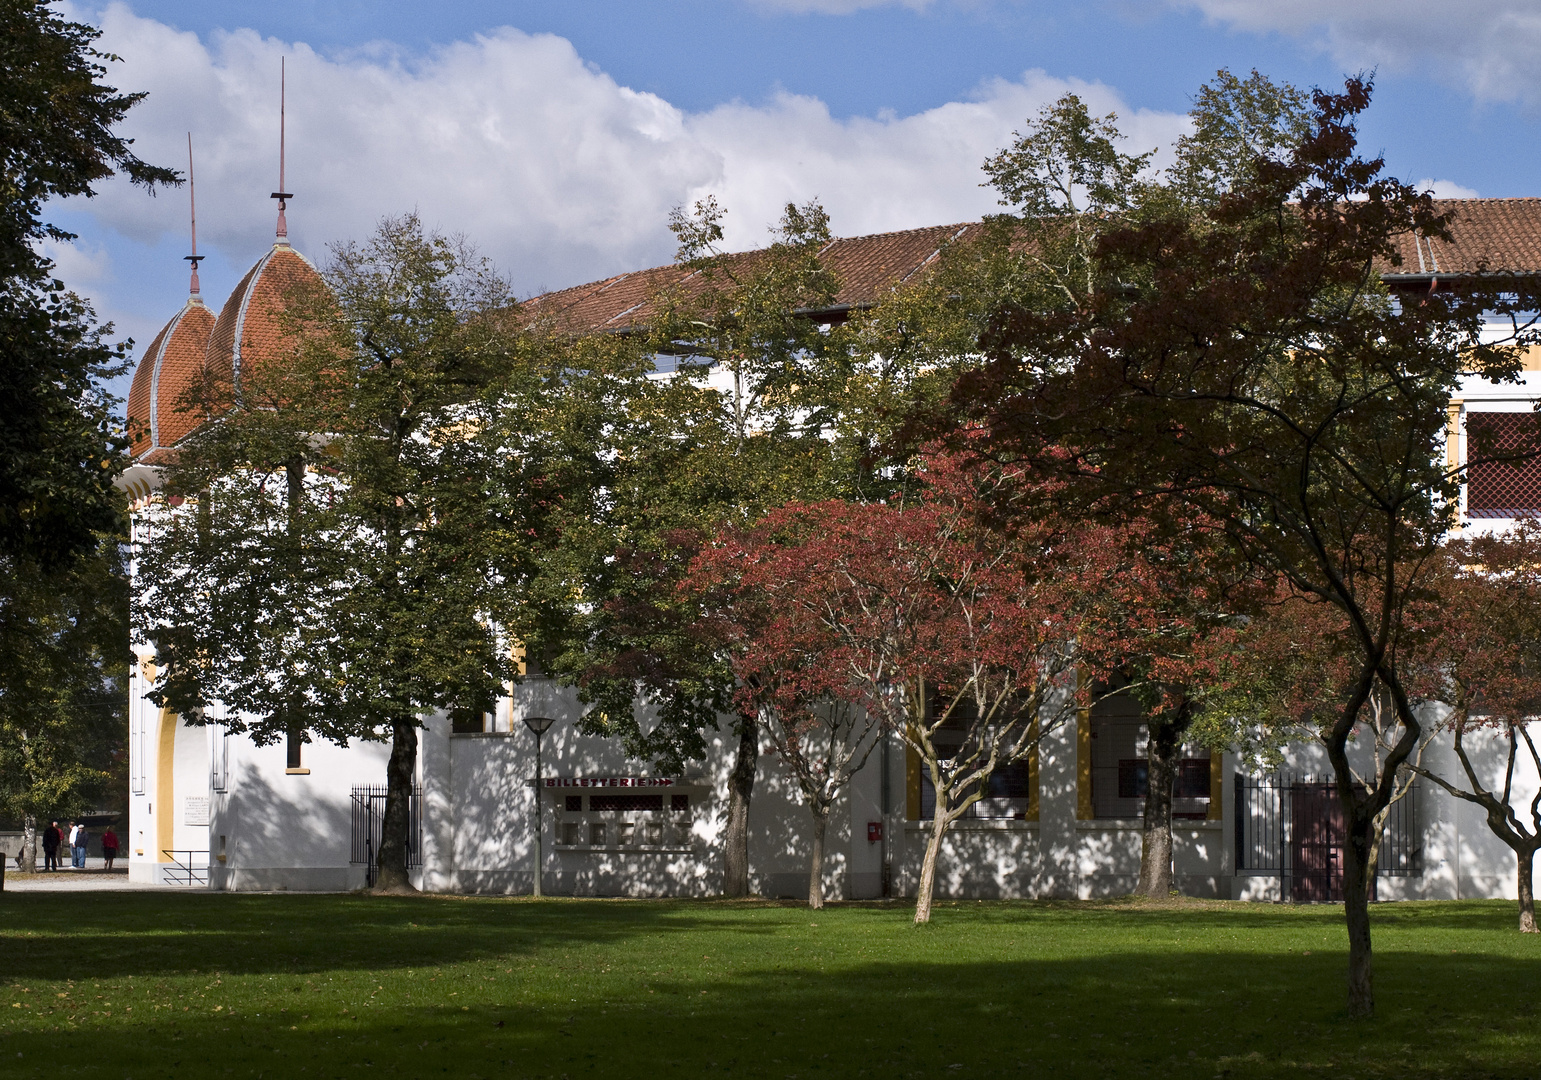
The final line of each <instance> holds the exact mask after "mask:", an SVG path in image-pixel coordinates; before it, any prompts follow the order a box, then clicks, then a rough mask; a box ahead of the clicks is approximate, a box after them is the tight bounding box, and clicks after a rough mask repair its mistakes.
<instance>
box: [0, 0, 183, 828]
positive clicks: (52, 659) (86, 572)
mask: <svg viewBox="0 0 1541 1080" xmlns="http://www.w3.org/2000/svg"><path fill="white" fill-rule="evenodd" d="M98 36H99V31H97V30H96V29H94V28H92V27H90V26H86V25H83V24H81V23H76V22H71V21H69V20H68V19H65V18H63V17H61V16H60V15H59V14H58V13H57V12H56V11H54V10H51V9H50V7H49V6H48V5H47V4H45V3H40V2H33V0H5V2H3V3H0V759H3V766H0V800H3V801H4V803H5V805H6V807H7V808H8V811H7V812H14V813H16V814H18V815H19V816H21V817H23V818H24V820H25V822H26V825H27V832H28V836H29V837H31V836H32V835H33V834H34V833H35V828H34V825H35V823H34V822H33V820H32V818H33V817H34V816H35V814H36V813H37V812H39V811H40V810H42V809H43V808H45V807H46V808H49V809H60V810H62V809H64V808H72V807H74V806H76V805H77V804H78V802H79V799H80V798H82V797H83V793H85V792H88V791H89V790H90V788H91V786H92V785H93V784H96V783H98V782H99V781H100V780H101V771H100V770H101V769H102V768H103V767H104V761H103V758H102V754H103V753H105V750H104V749H103V748H104V747H107V746H112V745H119V744H121V732H120V731H119V727H120V726H121V722H122V719H123V714H122V710H121V708H114V707H111V706H110V705H108V703H106V702H104V700H103V695H104V694H110V693H112V692H114V691H113V690H112V689H111V688H112V687H114V686H116V685H117V684H116V683H115V682H113V680H114V679H116V678H118V677H119V676H121V673H122V672H121V662H122V655H121V654H122V652H123V649H124V647H125V642H126V638H124V639H122V640H119V641H116V642H113V643H112V644H111V645H110V646H109V645H108V644H107V641H108V638H109V637H110V634H111V630H110V629H107V630H104V627H110V626H111V625H113V624H112V618H114V617H116V616H110V615H109V613H110V612H114V611H117V610H118V608H117V606H118V605H121V603H122V601H123V597H124V595H125V592H124V586H123V584H122V582H121V580H119V579H118V578H117V577H116V576H115V574H116V570H115V569H113V567H115V556H113V554H112V551H113V550H114V548H115V545H116V544H117V542H118V540H119V539H120V538H121V537H122V535H123V530H124V526H125V523H126V518H125V515H124V512H123V509H124V507H123V497H122V495H121V494H120V493H119V492H117V491H116V490H114V488H113V480H114V478H115V477H116V475H117V472H118V468H119V466H120V464H121V454H122V451H123V449H124V448H125V447H126V445H127V442H126V440H125V439H124V438H123V433H122V430H121V423H120V422H119V421H118V420H117V419H116V418H115V416H114V406H115V404H116V401H115V400H114V398H113V397H112V396H111V395H110V394H108V393H107V392H106V391H105V389H103V387H102V380H103V379H106V378H108V377H111V376H114V375H117V374H121V373H122V371H123V370H124V367H125V364H126V360H125V356H126V353H125V347H124V346H114V345H112V344H111V343H110V342H109V340H108V336H109V335H110V333H111V327H110V326H99V325H98V324H97V323H96V319H95V315H94V314H93V312H92V311H91V308H90V306H89V305H88V304H87V303H86V302H85V301H84V300H82V299H81V298H80V297H78V296H76V295H75V294H74V293H72V292H70V291H68V290H67V289H66V288H65V286H64V284H63V283H62V282H61V281H59V280H58V279H57V278H55V277H54V276H53V271H54V265H53V263H52V262H51V261H50V260H49V259H48V258H47V257H46V255H45V254H44V253H43V252H44V245H45V244H46V243H48V242H68V241H70V240H72V239H74V237H73V236H72V235H71V234H70V233H68V232H65V231H64V230H62V229H60V228H58V227H57V226H55V225H52V224H50V223H48V222H46V221H45V220H44V218H43V211H44V205H45V203H47V202H48V201H50V200H55V199H61V198H67V197H69V196H72V195H84V196H87V197H89V196H90V195H91V194H92V187H93V185H95V184H96V183H98V182H99V181H101V180H105V179H107V178H108V177H110V176H112V175H114V174H115V173H122V174H124V175H126V176H127V177H128V178H129V180H130V181H131V182H133V183H137V184H141V185H143V186H145V187H147V188H150V189H151V190H152V191H153V189H154V187H155V186H156V185H157V184H171V183H176V182H177V176H176V174H175V173H174V172H171V171H170V170H167V169H160V168H156V167H154V166H151V165H147V164H146V163H144V162H143V161H140V160H139V158H137V157H136V156H135V155H134V154H133V152H132V151H131V149H130V142H131V140H127V139H124V138H122V137H121V136H119V135H118V134H116V132H115V131H114V128H115V127H116V125H117V124H118V123H119V122H121V121H122V119H123V118H124V116H125V115H126V114H127V113H128V111H129V110H130V109H131V108H132V107H133V106H134V105H135V104H136V103H137V102H139V101H140V100H141V99H142V98H143V97H144V95H143V94H120V93H119V92H118V91H117V90H116V89H114V88H113V87H111V86H107V85H105V84H104V83H103V82H102V81H101V79H102V77H103V76H104V75H105V74H106V73H107V69H106V64H107V63H108V62H110V61H112V60H115V59H116V57H113V56H111V55H109V54H106V53H101V52H98V51H97V50H96V49H95V48H94V47H93V42H94V41H95V40H96V39H97V37H98ZM93 589H95V590H99V591H97V592H95V593H93V592H92V591H91V590H93ZM115 625H116V626H117V627H118V629H122V625H123V624H122V621H121V619H119V620H118V622H117V623H116V624H115ZM104 634H105V635H107V636H105V637H104V636H103V635H104ZM28 850H29V852H30V851H31V850H32V844H31V842H30V840H29V844H28ZM29 857H30V855H29Z"/></svg>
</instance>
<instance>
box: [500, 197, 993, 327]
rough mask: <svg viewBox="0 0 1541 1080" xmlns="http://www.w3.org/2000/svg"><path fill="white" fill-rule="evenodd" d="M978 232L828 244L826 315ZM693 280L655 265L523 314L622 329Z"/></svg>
mask: <svg viewBox="0 0 1541 1080" xmlns="http://www.w3.org/2000/svg"><path fill="white" fill-rule="evenodd" d="M978 231H979V225H978V224H977V223H964V224H959V225H932V226H930V227H928V228H924V229H908V230H906V231H904V232H892V233H879V234H877V235H876V236H860V237H853V238H849V239H842V240H832V241H830V243H829V244H828V245H827V246H826V247H825V248H824V250H823V251H822V252H821V253H820V254H821V257H822V258H823V260H824V264H825V266H827V267H828V268H829V269H830V270H832V271H833V272H834V273H835V275H836V277H837V278H838V280H839V282H840V289H839V291H838V292H837V293H836V295H835V298H834V301H833V302H832V304H831V306H830V309H829V310H830V311H831V312H839V311H846V310H849V309H851V308H862V307H870V306H871V305H872V304H874V303H876V302H877V301H878V299H879V298H880V297H881V296H882V294H883V293H884V292H885V291H886V290H888V289H891V288H894V287H895V286H898V285H901V284H903V283H904V282H905V281H908V280H909V279H910V278H911V277H913V276H914V274H915V273H916V272H917V271H919V270H921V269H922V268H924V267H925V266H926V265H927V264H928V263H930V262H931V260H932V259H934V258H936V256H937V254H938V252H939V251H940V249H941V247H942V245H943V244H944V243H947V242H949V241H953V240H958V239H962V238H964V237H965V236H967V235H969V234H971V233H975V232H978ZM760 254H761V253H760V252H754V251H750V252H743V253H740V254H737V255H733V256H730V257H729V260H728V265H729V267H730V268H731V267H734V266H744V265H748V264H752V263H753V261H754V260H755V259H756V258H758V257H759V255H760ZM696 279H697V275H696V274H695V273H694V272H693V271H691V270H690V269H689V268H688V267H684V266H679V265H674V266H659V267H655V268H653V269H651V270H638V271H636V272H634V273H630V274H618V275H616V276H615V277H611V278H605V279H604V280H603V281H595V282H591V283H589V284H587V285H578V286H576V287H574V288H571V289H562V290H560V291H559V292H551V293H546V294H544V295H542V296H537V297H534V298H532V299H530V300H527V301H525V304H524V311H525V314H526V315H528V316H533V317H535V318H538V319H543V320H548V321H550V322H552V323H554V324H556V325H558V326H560V327H563V328H565V329H569V330H573V331H592V330H619V329H625V328H626V327H629V326H636V325H639V324H643V323H646V322H647V320H648V317H649V316H650V315H651V314H652V313H653V310H654V308H653V305H652V303H651V301H652V299H653V298H654V297H655V296H657V295H658V293H659V292H660V291H662V290H663V289H666V288H671V287H675V286H678V287H680V288H682V289H683V290H684V291H686V292H687V293H688V292H689V291H690V289H691V282H692V281H693V280H696Z"/></svg>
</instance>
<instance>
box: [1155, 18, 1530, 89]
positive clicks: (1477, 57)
mask: <svg viewBox="0 0 1541 1080" xmlns="http://www.w3.org/2000/svg"><path fill="white" fill-rule="evenodd" d="M1153 2H1159V3H1162V4H1163V6H1166V7H1173V8H1180V9H1189V10H1198V11H1200V12H1202V13H1203V14H1205V15H1207V16H1208V17H1209V18H1211V19H1213V20H1215V21H1217V22H1220V23H1224V24H1227V25H1230V26H1234V27H1236V28H1237V29H1241V30H1251V31H1277V32H1279V33H1283V34H1288V35H1291V36H1294V37H1299V38H1303V39H1306V40H1308V41H1310V42H1313V43H1314V44H1317V45H1318V46H1320V47H1322V48H1324V49H1326V50H1328V51H1329V52H1330V53H1331V54H1332V56H1333V57H1334V59H1336V60H1338V61H1339V62H1341V63H1343V64H1344V65H1346V66H1348V67H1350V68H1358V67H1372V66H1384V67H1386V68H1388V69H1392V70H1398V71H1411V72H1427V73H1429V74H1431V75H1434V76H1436V77H1438V78H1440V79H1441V80H1442V81H1445V82H1447V83H1453V84H1455V85H1458V86H1461V87H1463V88H1464V89H1467V90H1469V91H1470V92H1471V93H1472V94H1473V95H1475V96H1476V97H1477V98H1479V99H1481V100H1489V101H1518V102H1522V103H1524V104H1526V105H1528V106H1531V107H1541V7H1538V5H1537V4H1536V3H1535V0H1459V2H1457V3H1451V2H1450V0H1397V2H1396V3H1394V4H1392V3H1387V2H1386V0H1153Z"/></svg>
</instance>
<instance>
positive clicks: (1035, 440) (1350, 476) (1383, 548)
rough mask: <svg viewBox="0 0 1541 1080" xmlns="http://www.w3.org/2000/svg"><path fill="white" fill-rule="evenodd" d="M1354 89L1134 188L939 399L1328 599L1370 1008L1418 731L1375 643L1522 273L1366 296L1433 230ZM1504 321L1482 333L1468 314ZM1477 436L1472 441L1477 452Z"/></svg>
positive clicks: (1340, 779)
mask: <svg viewBox="0 0 1541 1080" xmlns="http://www.w3.org/2000/svg"><path fill="white" fill-rule="evenodd" d="M1369 98H1370V85H1369V83H1368V82H1367V81H1365V80H1362V79H1351V80H1349V81H1348V83H1347V85H1346V86H1345V88H1344V90H1343V92H1342V93H1337V94H1330V93H1325V92H1320V91H1318V92H1316V93H1315V94H1314V95H1313V99H1312V117H1311V127H1310V131H1309V133H1308V134H1307V135H1306V136H1305V137H1304V138H1303V139H1300V140H1299V141H1298V142H1297V143H1296V144H1295V145H1294V146H1293V147H1292V148H1291V149H1290V150H1289V152H1288V153H1287V154H1284V155H1281V156H1280V157H1279V158H1278V159H1275V158H1273V157H1270V156H1268V155H1263V154H1259V155H1254V156H1253V157H1252V158H1251V159H1250V160H1249V161H1248V162H1247V165H1246V167H1245V168H1241V169H1238V170H1237V178H1236V182H1235V184H1234V186H1233V187H1232V188H1231V190H1230V191H1229V192H1228V193H1227V194H1226V196H1225V197H1224V198H1221V199H1218V200H1215V201H1213V202H1212V203H1195V201H1193V200H1178V199H1167V200H1164V201H1157V200H1150V201H1148V202H1147V203H1146V205H1145V208H1144V210H1143V212H1142V214H1141V215H1139V216H1135V217H1131V219H1130V220H1128V221H1127V222H1126V223H1125V224H1123V225H1121V226H1120V227H1117V228H1110V229H1108V230H1106V231H1105V232H1104V233H1103V235H1102V236H1101V238H1100V239H1099V241H1098V243H1097V245H1096V248H1095V251H1094V257H1095V261H1096V264H1097V267H1098V271H1097V273H1096V274H1094V275H1093V280H1094V281H1095V282H1096V286H1095V288H1094V290H1093V292H1092V294H1091V296H1090V297H1089V300H1088V302H1087V303H1085V304H1084V305H1082V306H1081V307H1080V308H1078V309H1076V310H1074V311H1071V310H1067V309H1064V308H1061V309H1058V310H1047V311H1032V310H1025V309H1007V310H1002V311H1000V312H998V313H997V314H996V316H995V319H994V323H993V326H992V329H991V331H989V332H987V334H986V336H985V338H984V340H983V347H984V351H985V353H986V355H987V357H988V361H987V363H986V364H985V365H984V366H983V367H982V368H981V369H980V371H979V372H977V373H976V374H974V375H971V376H969V377H966V378H965V379H964V380H962V381H960V383H959V385H958V387H957V389H956V399H957V401H958V403H959V404H960V405H964V406H966V409H967V411H968V412H969V413H970V414H971V416H972V418H974V419H977V420H980V421H982V422H983V423H984V424H985V425H986V426H987V427H988V429H989V431H990V433H991V434H990V438H991V442H992V445H993V448H994V451H995V453H997V454H1000V455H1003V456H1010V457H1013V458H1016V459H1019V460H1023V461H1031V462H1040V461H1041V462H1043V463H1045V464H1049V463H1051V462H1057V461H1059V460H1061V459H1060V458H1059V457H1057V456H1056V455H1061V454H1062V453H1063V450H1064V448H1065V447H1067V446H1069V447H1073V448H1074V450H1075V452H1076V454H1075V457H1074V459H1073V460H1074V462H1075V467H1074V468H1073V469H1072V470H1071V471H1072V472H1073V473H1074V474H1075V476H1076V478H1077V480H1078V481H1086V482H1091V483H1094V484H1096V485H1100V487H1101V490H1102V491H1103V492H1104V493H1105V494H1106V496H1107V497H1110V498H1116V499H1122V500H1126V501H1128V502H1129V503H1131V504H1139V503H1140V502H1141V501H1143V500H1148V499H1149V498H1150V497H1151V496H1152V495H1154V494H1156V493H1166V494H1171V495H1176V496H1178V497H1180V498H1181V500H1182V501H1183V502H1185V503H1186V504H1187V505H1189V506H1191V507H1193V508H1194V509H1196V510H1199V511H1201V512H1203V513H1205V514H1206V515H1208V516H1209V517H1211V518H1212V519H1214V520H1216V521H1219V522H1221V523H1223V526H1224V528H1225V530H1226V532H1227V534H1228V537H1229V539H1230V541H1231V543H1232V544H1234V545H1235V546H1236V548H1237V550H1238V551H1239V552H1241V553H1243V554H1244V555H1245V557H1247V558H1248V559H1251V560H1253V561H1255V562H1256V563H1257V564H1258V565H1259V566H1260V567H1263V568H1265V569H1266V570H1268V571H1269V572H1270V573H1275V574H1278V575H1280V576H1281V577H1282V578H1284V579H1285V580H1286V581H1287V582H1288V583H1289V584H1290V585H1291V586H1292V587H1293V588H1294V589H1296V590H1297V591H1299V592H1301V593H1303V594H1306V595H1309V596H1312V597H1315V598H1317V599H1318V600H1320V601H1321V602H1323V603H1325V604H1329V605H1331V606H1333V607H1335V608H1337V609H1338V611H1339V612H1340V613H1341V615H1342V617H1343V619H1344V622H1345V623H1346V625H1347V628H1348V629H1347V635H1346V638H1347V645H1348V649H1349V654H1350V655H1351V656H1352V658H1353V661H1354V668H1353V672H1352V675H1351V678H1350V679H1349V681H1348V684H1347V692H1346V693H1345V694H1344V695H1343V697H1342V698H1341V699H1340V700H1339V701H1338V702H1337V703H1336V706H1337V712H1336V715H1335V717H1334V718H1333V719H1332V721H1331V723H1329V724H1326V725H1324V727H1323V730H1322V739H1323V742H1324V745H1325V749H1326V751H1327V754H1328V757H1329V759H1330V760H1331V762H1332V765H1333V771H1334V774H1335V778H1336V785H1337V790H1338V795H1339V799H1340V801H1341V802H1342V805H1343V809H1344V818H1345V824H1346V832H1347V841H1346V856H1345V866H1344V892H1345V898H1346V903H1345V913H1346V918H1347V924H1348V937H1349V1010H1350V1012H1351V1013H1352V1014H1354V1015H1369V1014H1370V1013H1372V1012H1373V1008H1374V997H1373V989H1372V986H1373V983H1372V963H1371V945H1370V922H1369V914H1368V907H1367V899H1368V894H1367V886H1368V878H1367V871H1368V867H1369V861H1370V846H1371V833H1372V831H1373V828H1374V825H1375V822H1376V820H1377V819H1378V817H1379V816H1380V814H1381V812H1382V811H1383V810H1384V808H1385V806H1386V805H1387V803H1388V801H1389V800H1390V799H1391V798H1392V796H1393V794H1394V790H1395V789H1394V784H1393V783H1391V782H1389V781H1390V779H1391V778H1394V777H1395V776H1396V775H1397V774H1398V772H1399V769H1400V767H1401V766H1402V764H1403V763H1404V762H1405V761H1406V760H1407V758H1408V757H1409V756H1410V755H1411V754H1412V753H1413V752H1414V750H1415V749H1416V747H1417V746H1418V744H1419V742H1420V739H1421V736H1422V734H1423V721H1422V719H1421V718H1420V716H1419V715H1418V711H1417V709H1416V708H1415V699H1414V695H1413V694H1412V692H1411V690H1410V687H1409V683H1408V679H1407V672H1406V671H1405V670H1404V669H1403V667H1401V666H1400V664H1399V656H1400V655H1401V654H1400V653H1399V652H1398V650H1397V648H1396V644H1397V642H1398V641H1399V640H1400V638H1401V635H1402V634H1403V631H1404V622H1405V616H1406V614H1407V612H1408V610H1409V605H1410V604H1412V603H1413V602H1414V601H1415V600H1416V599H1417V597H1418V596H1419V595H1420V590H1421V589H1422V588H1423V587H1424V584H1425V581H1426V568H1427V567H1428V565H1429V563H1428V555H1429V554H1430V553H1432V552H1433V551H1434V550H1435V548H1436V547H1437V545H1438V543H1439V542H1440V540H1441V538H1442V537H1443V535H1444V533H1445V531H1446V529H1447V528H1448V526H1449V524H1450V523H1451V515H1452V513H1453V507H1454V506H1455V501H1454V496H1455V494H1456V488H1457V485H1458V483H1459V480H1460V475H1459V471H1458V470H1457V471H1452V470H1449V469H1447V467H1446V465H1445V463H1444V455H1443V452H1442V451H1443V448H1444V438H1445V428H1446V421H1447V412H1446V410H1447V407H1448V405H1449V402H1450V399H1451V395H1452V393H1453V392H1454V391H1455V389H1456V388H1457V387H1458V386H1459V385H1460V380H1461V379H1462V378H1463V377H1466V376H1469V375H1472V374H1479V375H1483V376H1486V377H1488V378H1490V379H1495V380H1499V381H1502V380H1505V379H1510V378H1513V377H1514V376H1515V375H1516V373H1517V371H1518V363H1519V361H1518V356H1519V350H1520V348H1522V347H1523V346H1525V345H1528V344H1529V343H1530V342H1531V341H1532V340H1534V339H1535V337H1536V334H1535V332H1534V329H1533V326H1532V324H1531V323H1530V322H1529V321H1528V319H1529V316H1528V315H1527V314H1526V313H1527V312H1533V311H1535V310H1536V309H1537V294H1538V292H1541V287H1538V284H1537V283H1536V282H1534V281H1531V280H1529V279H1526V278H1523V277H1520V276H1515V277H1509V278H1505V279H1503V280H1501V281H1500V280H1497V279H1492V278H1481V279H1476V280H1472V281H1467V282H1463V283H1460V284H1458V285H1456V286H1455V287H1453V288H1451V289H1449V290H1448V291H1441V292H1437V293H1434V294H1431V295H1429V296H1426V297H1420V298H1418V300H1417V301H1416V302H1409V301H1407V300H1404V299H1399V298H1397V297H1395V296H1393V295H1390V294H1389V293H1388V292H1387V290H1386V289H1385V287H1384V286H1383V285H1382V283H1381V281H1380V279H1379V277H1378V273H1379V271H1378V268H1379V267H1387V266H1391V267H1394V266H1396V265H1397V264H1398V262H1399V259H1400V255H1399V251H1398V247H1397V243H1396V241H1397V239H1398V237H1400V236H1403V235H1405V234H1407V233H1411V232H1415V231H1416V232H1418V233H1421V234H1423V235H1425V236H1443V235H1446V232H1447V225H1448V221H1447V219H1446V218H1445V217H1444V216H1442V215H1441V214H1440V213H1439V211H1438V209H1437V208H1436V207H1435V206H1434V204H1433V202H1432V200H1431V199H1430V198H1429V197H1428V196H1427V195H1426V194H1423V193H1420V192H1418V191H1417V190H1415V189H1414V188H1413V187H1411V186H1410V185H1407V184H1404V183H1401V182H1399V181H1396V180H1394V179H1391V178H1388V177H1385V176H1384V175H1383V168H1384V164H1383V162H1382V161H1381V160H1380V159H1378V158H1371V159H1366V158H1363V157H1361V156H1359V154H1358V152H1357V145H1356V144H1357V137H1356V123H1357V119H1358V117H1359V115H1360V113H1362V111H1363V110H1364V109H1365V108H1366V107H1367V105H1368V103H1369ZM1495 317H1496V318H1498V319H1501V320H1506V321H1511V325H1512V326H1513V327H1514V331H1513V332H1512V333H1511V334H1510V335H1508V336H1507V337H1506V338H1505V339H1504V340H1499V341H1495V340H1493V338H1492V335H1491V334H1490V333H1487V330H1489V329H1490V328H1491V325H1492V319H1493V318H1495ZM1482 457H1483V452H1482V451H1481V449H1480V448H1479V450H1478V453H1477V454H1476V455H1475V456H1474V460H1481V459H1482ZM1377 693H1384V694H1385V695H1386V700H1387V701H1388V702H1389V703H1390V706H1391V710H1392V714H1393V715H1394V717H1395V720H1396V732H1395V736H1394V738H1392V739H1391V746H1392V749H1391V751H1390V752H1389V753H1388V754H1387V756H1386V758H1385V760H1384V762H1383V765H1384V769H1383V770H1382V775H1384V776H1385V777H1386V778H1387V779H1388V782H1386V783H1381V784H1378V785H1375V786H1373V787H1366V786H1360V785H1359V784H1358V783H1356V780H1359V779H1362V778H1358V777H1356V775H1355V773H1354V770H1353V768H1352V767H1351V763H1350V761H1349V756H1348V744H1349V741H1350V739H1351V737H1352V735H1353V732H1354V730H1355V727H1356V725H1357V724H1358V723H1359V722H1360V719H1361V715H1362V713H1363V710H1364V708H1365V706H1366V704H1367V702H1369V701H1370V700H1371V698H1372V696H1373V695H1375V694H1377Z"/></svg>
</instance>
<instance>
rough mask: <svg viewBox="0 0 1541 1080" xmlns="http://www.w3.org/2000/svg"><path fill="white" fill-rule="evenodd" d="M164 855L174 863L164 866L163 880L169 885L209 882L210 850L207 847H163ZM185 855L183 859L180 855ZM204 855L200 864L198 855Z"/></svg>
mask: <svg viewBox="0 0 1541 1080" xmlns="http://www.w3.org/2000/svg"><path fill="white" fill-rule="evenodd" d="M161 854H162V855H164V856H165V857H166V858H167V859H168V860H169V861H170V862H171V863H172V864H173V865H171V866H165V867H162V870H161V873H162V877H161V880H162V881H163V882H165V883H166V884H167V885H185V886H193V885H204V886H207V885H208V883H209V852H208V849H206V848H162V849H161ZM181 855H185V856H187V858H186V859H185V860H184V859H181V858H178V856H181ZM199 855H202V856H203V865H202V866H198V865H196V863H197V856H199Z"/></svg>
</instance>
